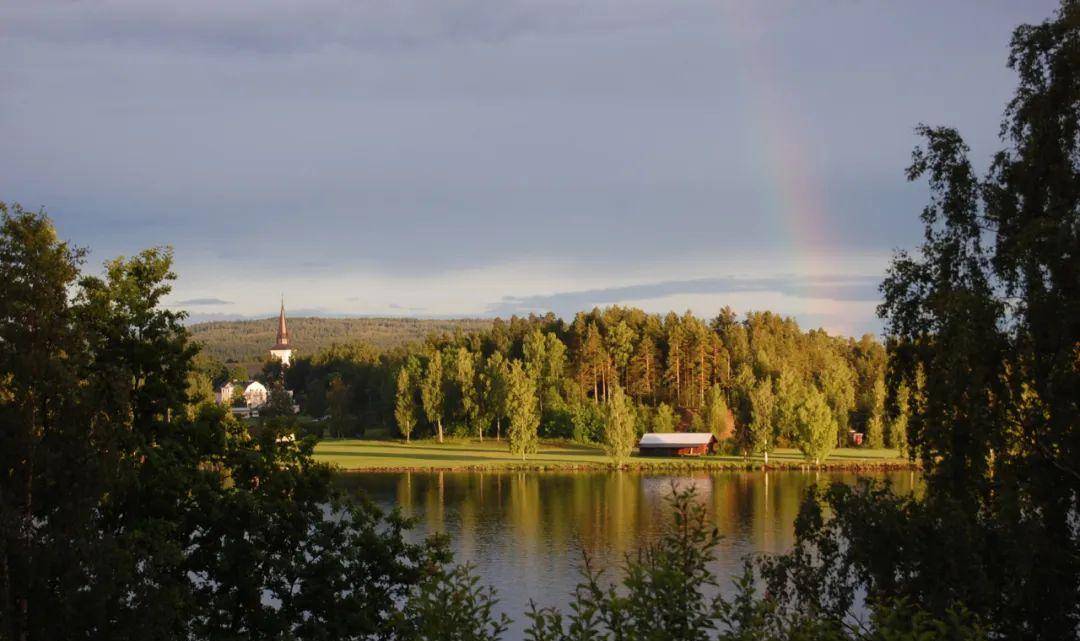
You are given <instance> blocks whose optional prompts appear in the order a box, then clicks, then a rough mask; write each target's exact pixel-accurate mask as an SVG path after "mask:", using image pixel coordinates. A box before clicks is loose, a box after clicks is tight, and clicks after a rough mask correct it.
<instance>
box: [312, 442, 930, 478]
mask: <svg viewBox="0 0 1080 641" xmlns="http://www.w3.org/2000/svg"><path fill="white" fill-rule="evenodd" d="M315 458H316V459H317V460H320V461H323V462H327V463H331V464H333V465H335V466H337V467H339V468H341V469H343V470H352V471H358V470H371V471H375V470H425V469H430V470H437V469H444V470H446V469H604V468H608V467H611V466H612V461H611V459H610V458H609V457H607V456H605V455H604V452H603V450H601V449H599V448H596V447H591V446H586V445H580V444H576V443H563V442H548V441H545V442H541V444H540V451H539V452H538V453H536V454H533V455H530V456H529V457H528V458H527V459H526V460H524V461H523V460H522V459H521V457H520V456H513V455H511V454H510V452H509V451H508V447H507V444H506V441H502V442H495V441H490V440H485V441H484V442H483V443H479V442H477V441H460V440H455V441H449V440H448V441H447V442H445V443H442V444H439V443H437V442H435V441H433V440H422V441H413V442H412V443H404V442H400V441H390V440H383V441H378V440H358V439H327V440H323V441H321V442H320V443H319V444H318V445H317V446H316V447H315ZM626 465H627V466H628V467H631V468H638V469H649V468H655V469H664V468H672V467H681V468H685V467H693V468H702V469H709V468H719V469H747V468H751V467H761V465H762V459H761V458H760V457H758V458H753V459H750V460H749V461H747V460H745V459H743V458H742V457H741V456H708V457H687V458H653V457H648V458H645V457H639V456H636V455H635V456H632V457H631V458H630V460H629V461H627V463H626ZM805 465H806V462H805V461H804V460H803V458H802V455H801V454H800V453H799V451H798V450H794V449H780V450H777V451H775V452H773V453H772V454H770V455H769V466H770V467H776V468H801V467H803V466H805ZM908 465H909V463H908V461H907V460H906V459H903V458H900V457H899V456H898V455H897V452H896V451H895V450H871V449H854V448H850V449H849V448H845V449H838V450H834V451H833V453H832V454H831V455H830V456H829V458H828V459H827V460H826V461H824V462H823V467H827V468H878V467H882V468H885V467H892V468H895V467H907V466H908Z"/></svg>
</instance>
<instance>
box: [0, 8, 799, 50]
mask: <svg viewBox="0 0 1080 641" xmlns="http://www.w3.org/2000/svg"><path fill="white" fill-rule="evenodd" d="M774 4H777V5H780V6H793V5H794V4H795V3H791V2H786V1H784V2H779V3H774ZM722 13H723V12H722V11H720V10H718V9H717V7H716V6H715V5H714V4H713V3H711V2H706V1H704V0H681V1H679V2H653V1H651V0H600V1H594V2H588V3H581V2H578V1H576V0H546V1H542V2H541V1H536V0H463V1H460V2H440V1H437V0H427V1H425V0H401V1H395V2H385V1H379V0H354V1H351V2H341V1H340V0H304V1H300V0H267V1H264V2H259V3H238V2H217V1H212V0H187V1H186V2H182V3H171V2H169V3H166V2H159V3H154V2H145V1H143V0H113V1H111V2H104V3H93V4H92V5H91V4H89V3H80V2H50V1H48V0H22V1H18V0H16V1H14V2H8V3H5V8H4V9H3V10H2V11H0V35H3V36H7V37H19V38H31V39H36V40H43V41H49V42H60V43H86V42H110V43H119V44H134V45H138V46H147V47H154V48H171V49H189V50H190V49H195V50H205V49H211V50H224V51H237V52H257V53H283V52H284V53H291V52H297V51H307V50H317V49H324V48H329V47H335V46H336V47H347V48H353V49H359V50H370V49H408V48H413V47H418V46H424V45H431V44H438V43H445V42H474V41H479V42H493V41H504V40H507V39H511V38H515V37H520V36H525V35H529V34H550V33H559V34H566V33H575V32H577V33H580V32H588V33H604V32H611V31H619V30H624V29H628V28H638V27H645V26H647V27H651V28H662V27H663V26H665V25H670V24H673V23H692V22H700V21H702V20H704V19H707V18H709V17H712V18H713V19H716V18H718V17H719V16H720V15H722Z"/></svg>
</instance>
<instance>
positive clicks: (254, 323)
mask: <svg viewBox="0 0 1080 641" xmlns="http://www.w3.org/2000/svg"><path fill="white" fill-rule="evenodd" d="M288 321H289V331H290V332H292V333H293V334H294V335H295V336H297V337H300V338H301V339H302V343H301V344H298V345H297V347H298V348H299V350H300V353H307V354H309V355H311V354H315V353H318V352H321V351H322V350H324V349H326V348H328V347H330V346H331V345H333V344H335V343H351V342H355V341H363V342H365V343H368V344H370V345H372V346H373V347H376V348H379V349H389V348H391V347H398V346H401V345H404V344H406V343H411V342H416V341H421V340H423V339H424V338H426V337H427V336H428V335H429V334H432V333H443V332H454V331H457V330H461V331H464V332H471V331H481V330H484V329H487V328H488V327H490V326H491V321H490V320H482V319H445V320H444V319H429V318H375V317H371V318H317V317H306V316H305V317H295V318H294V317H292V316H290V317H289V318H288ZM188 331H189V332H191V337H192V340H193V341H194V342H196V343H198V344H199V346H200V347H201V349H202V352H203V353H204V354H206V355H208V356H211V357H212V358H214V359H217V360H219V361H223V362H225V363H228V364H230V365H234V364H235V365H238V366H239V367H238V368H237V369H238V370H239V369H243V370H250V371H251V372H254V371H257V370H258V369H259V367H261V366H262V362H263V360H264V359H265V358H266V350H267V349H268V348H269V346H270V345H273V344H274V339H275V337H276V332H277V317H276V316H275V317H273V318H262V319H258V320H235V321H211V322H204V323H191V324H190V325H188Z"/></svg>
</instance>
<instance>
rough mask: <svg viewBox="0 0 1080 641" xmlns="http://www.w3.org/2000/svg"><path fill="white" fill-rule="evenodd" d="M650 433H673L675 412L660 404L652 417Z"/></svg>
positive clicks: (665, 404) (668, 406) (664, 404)
mask: <svg viewBox="0 0 1080 641" xmlns="http://www.w3.org/2000/svg"><path fill="white" fill-rule="evenodd" d="M652 431H654V432H656V433H658V434H667V433H670V432H674V431H675V412H673V411H672V409H671V406H670V405H668V404H667V403H660V405H658V406H657V408H656V413H655V414H654V415H653V423H652Z"/></svg>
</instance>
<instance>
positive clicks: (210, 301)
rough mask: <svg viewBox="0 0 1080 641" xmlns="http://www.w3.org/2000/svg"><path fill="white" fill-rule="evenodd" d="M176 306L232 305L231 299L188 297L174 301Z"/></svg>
mask: <svg viewBox="0 0 1080 641" xmlns="http://www.w3.org/2000/svg"><path fill="white" fill-rule="evenodd" d="M175 305H176V306H177V307H197V306H202V305H232V301H227V300H221V299H220V298H188V299H185V300H178V301H176V303H175Z"/></svg>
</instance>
